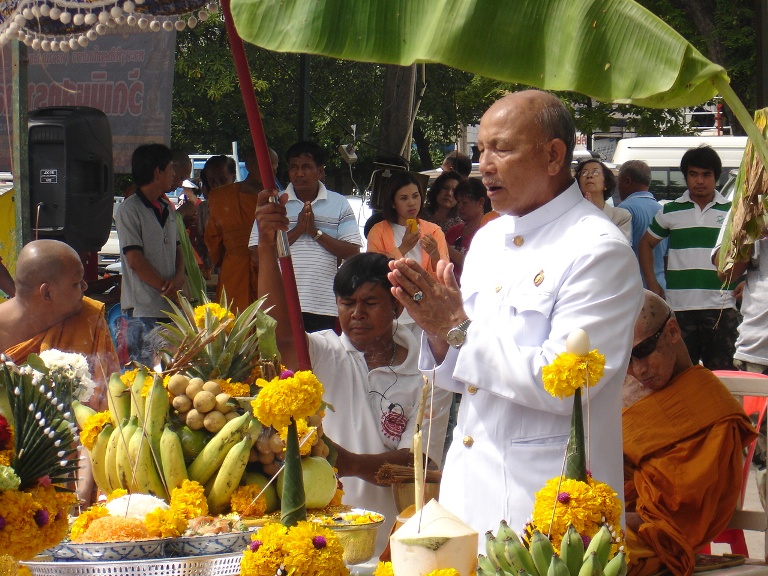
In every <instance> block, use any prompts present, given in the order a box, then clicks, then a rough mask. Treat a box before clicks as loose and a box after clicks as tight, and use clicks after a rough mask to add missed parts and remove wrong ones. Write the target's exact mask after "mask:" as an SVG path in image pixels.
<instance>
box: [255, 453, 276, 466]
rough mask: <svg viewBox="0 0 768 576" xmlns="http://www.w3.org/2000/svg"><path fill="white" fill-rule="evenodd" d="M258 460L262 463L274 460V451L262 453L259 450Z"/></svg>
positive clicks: (269, 462)
mask: <svg viewBox="0 0 768 576" xmlns="http://www.w3.org/2000/svg"><path fill="white" fill-rule="evenodd" d="M258 460H259V462H261V463H262V464H271V463H272V462H274V461H275V453H274V452H270V453H269V454H263V453H261V452H259V456H258Z"/></svg>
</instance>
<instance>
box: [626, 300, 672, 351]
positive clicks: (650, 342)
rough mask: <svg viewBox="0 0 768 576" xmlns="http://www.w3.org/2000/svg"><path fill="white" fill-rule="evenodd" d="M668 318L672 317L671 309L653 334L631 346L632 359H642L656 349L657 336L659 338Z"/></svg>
mask: <svg viewBox="0 0 768 576" xmlns="http://www.w3.org/2000/svg"><path fill="white" fill-rule="evenodd" d="M670 318H672V310H670V311H669V314H667V319H666V320H664V323H663V324H662V325H661V328H659V329H658V330H657V331H656V333H655V334H653V335H651V336H648V338H646V339H645V340H643V341H642V342H640V343H639V344H638V345H637V346H635V347H633V348H632V356H631V357H632V359H634V360H642V359H643V358H645V357H646V356H649V355H651V354H652V353H653V352H654V350H656V346H657V345H658V343H659V338H661V334H662V332H664V328H666V326H667V322H669V319H670Z"/></svg>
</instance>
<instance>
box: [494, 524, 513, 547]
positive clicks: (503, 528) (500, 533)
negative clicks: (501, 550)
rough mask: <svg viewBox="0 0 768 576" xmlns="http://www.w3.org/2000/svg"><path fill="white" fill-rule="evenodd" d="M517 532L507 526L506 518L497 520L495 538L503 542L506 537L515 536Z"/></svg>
mask: <svg viewBox="0 0 768 576" xmlns="http://www.w3.org/2000/svg"><path fill="white" fill-rule="evenodd" d="M516 536H517V533H516V532H515V531H514V530H512V528H510V527H509V524H507V521H506V520H502V521H501V522H499V529H498V530H497V531H496V539H497V540H501V541H502V542H504V540H506V539H507V538H512V537H516Z"/></svg>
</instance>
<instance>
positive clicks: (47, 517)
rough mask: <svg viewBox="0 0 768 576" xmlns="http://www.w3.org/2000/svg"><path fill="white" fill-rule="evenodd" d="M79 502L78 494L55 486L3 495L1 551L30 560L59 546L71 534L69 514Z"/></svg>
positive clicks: (9, 491) (7, 492) (0, 531)
mask: <svg viewBox="0 0 768 576" xmlns="http://www.w3.org/2000/svg"><path fill="white" fill-rule="evenodd" d="M76 501H77V498H76V497H75V495H74V494H72V493H70V492H56V490H55V489H54V488H53V487H52V486H38V487H36V488H33V489H31V490H28V491H18V490H6V491H4V492H0V518H2V520H0V524H2V525H3V529H2V530H0V550H2V551H3V552H4V553H7V554H10V555H11V556H13V557H14V558H16V559H17V560H29V559H31V558H33V557H34V556H36V555H37V554H38V553H39V552H40V551H41V550H45V549H46V548H50V547H51V546H54V545H56V544H58V543H59V542H61V540H62V539H63V538H64V536H66V534H67V529H68V528H69V525H68V514H67V512H68V510H69V508H70V506H72V505H73V504H74V503H75V502H76Z"/></svg>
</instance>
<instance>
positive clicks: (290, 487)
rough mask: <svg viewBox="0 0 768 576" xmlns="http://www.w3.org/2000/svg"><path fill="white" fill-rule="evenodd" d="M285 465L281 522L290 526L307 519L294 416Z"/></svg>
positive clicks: (289, 427)
mask: <svg viewBox="0 0 768 576" xmlns="http://www.w3.org/2000/svg"><path fill="white" fill-rule="evenodd" d="M284 466H285V467H284V468H283V471H282V474H285V478H283V497H282V499H281V500H280V523H281V524H283V526H288V527H289V528H290V527H291V526H295V525H296V524H298V523H299V522H300V521H302V520H306V519H307V506H306V497H305V495H304V475H303V472H302V469H301V453H300V451H299V433H298V429H297V427H296V420H294V419H293V418H291V423H290V424H289V425H288V434H287V435H286V439H285V465H284Z"/></svg>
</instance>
